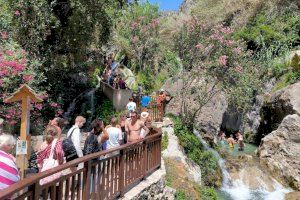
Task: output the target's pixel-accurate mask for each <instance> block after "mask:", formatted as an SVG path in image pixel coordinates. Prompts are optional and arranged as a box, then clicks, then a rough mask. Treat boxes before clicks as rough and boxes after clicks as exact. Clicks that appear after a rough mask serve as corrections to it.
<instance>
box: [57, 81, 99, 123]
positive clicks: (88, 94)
mask: <svg viewBox="0 0 300 200" xmlns="http://www.w3.org/2000/svg"><path fill="white" fill-rule="evenodd" d="M96 77H97V80H98V83H97V85H96V87H95V88H92V89H90V90H88V91H85V92H82V93H80V94H79V95H78V96H77V97H76V98H75V99H74V100H73V101H72V103H71V104H70V105H69V107H68V109H67V112H65V113H64V114H63V117H64V118H66V119H68V118H69V117H70V116H71V115H72V114H74V111H75V109H76V105H77V104H78V103H79V102H80V101H82V100H83V99H85V100H87V101H88V102H89V106H90V114H91V117H90V118H93V116H94V114H95V92H96V91H97V90H98V89H99V88H100V86H101V79H100V77H99V76H96Z"/></svg>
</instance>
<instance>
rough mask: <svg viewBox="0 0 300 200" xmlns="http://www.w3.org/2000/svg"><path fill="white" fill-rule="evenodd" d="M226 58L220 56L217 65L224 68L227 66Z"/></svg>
mask: <svg viewBox="0 0 300 200" xmlns="http://www.w3.org/2000/svg"><path fill="white" fill-rule="evenodd" d="M227 58H228V57H227V56H226V55H223V56H221V57H220V58H219V64H220V65H223V66H226V64H227Z"/></svg>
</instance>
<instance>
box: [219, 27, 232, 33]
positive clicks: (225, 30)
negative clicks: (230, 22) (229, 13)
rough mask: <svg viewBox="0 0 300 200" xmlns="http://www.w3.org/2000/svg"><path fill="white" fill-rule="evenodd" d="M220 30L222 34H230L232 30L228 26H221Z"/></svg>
mask: <svg viewBox="0 0 300 200" xmlns="http://www.w3.org/2000/svg"><path fill="white" fill-rule="evenodd" d="M221 32H222V33H224V34H230V33H233V30H232V29H231V28H230V27H222V28H221Z"/></svg>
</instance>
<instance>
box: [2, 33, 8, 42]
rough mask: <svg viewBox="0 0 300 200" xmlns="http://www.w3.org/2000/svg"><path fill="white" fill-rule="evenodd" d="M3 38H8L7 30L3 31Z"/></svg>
mask: <svg viewBox="0 0 300 200" xmlns="http://www.w3.org/2000/svg"><path fill="white" fill-rule="evenodd" d="M1 38H2V39H4V40H5V39H7V38H8V33H7V32H6V31H4V32H1Z"/></svg>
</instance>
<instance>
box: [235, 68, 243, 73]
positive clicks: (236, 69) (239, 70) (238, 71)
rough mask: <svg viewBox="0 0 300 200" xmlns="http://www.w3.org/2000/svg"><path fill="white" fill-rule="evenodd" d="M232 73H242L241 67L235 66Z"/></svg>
mask: <svg viewBox="0 0 300 200" xmlns="http://www.w3.org/2000/svg"><path fill="white" fill-rule="evenodd" d="M234 71H235V72H237V73H242V72H243V68H242V67H241V66H237V67H235V68H234Z"/></svg>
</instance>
